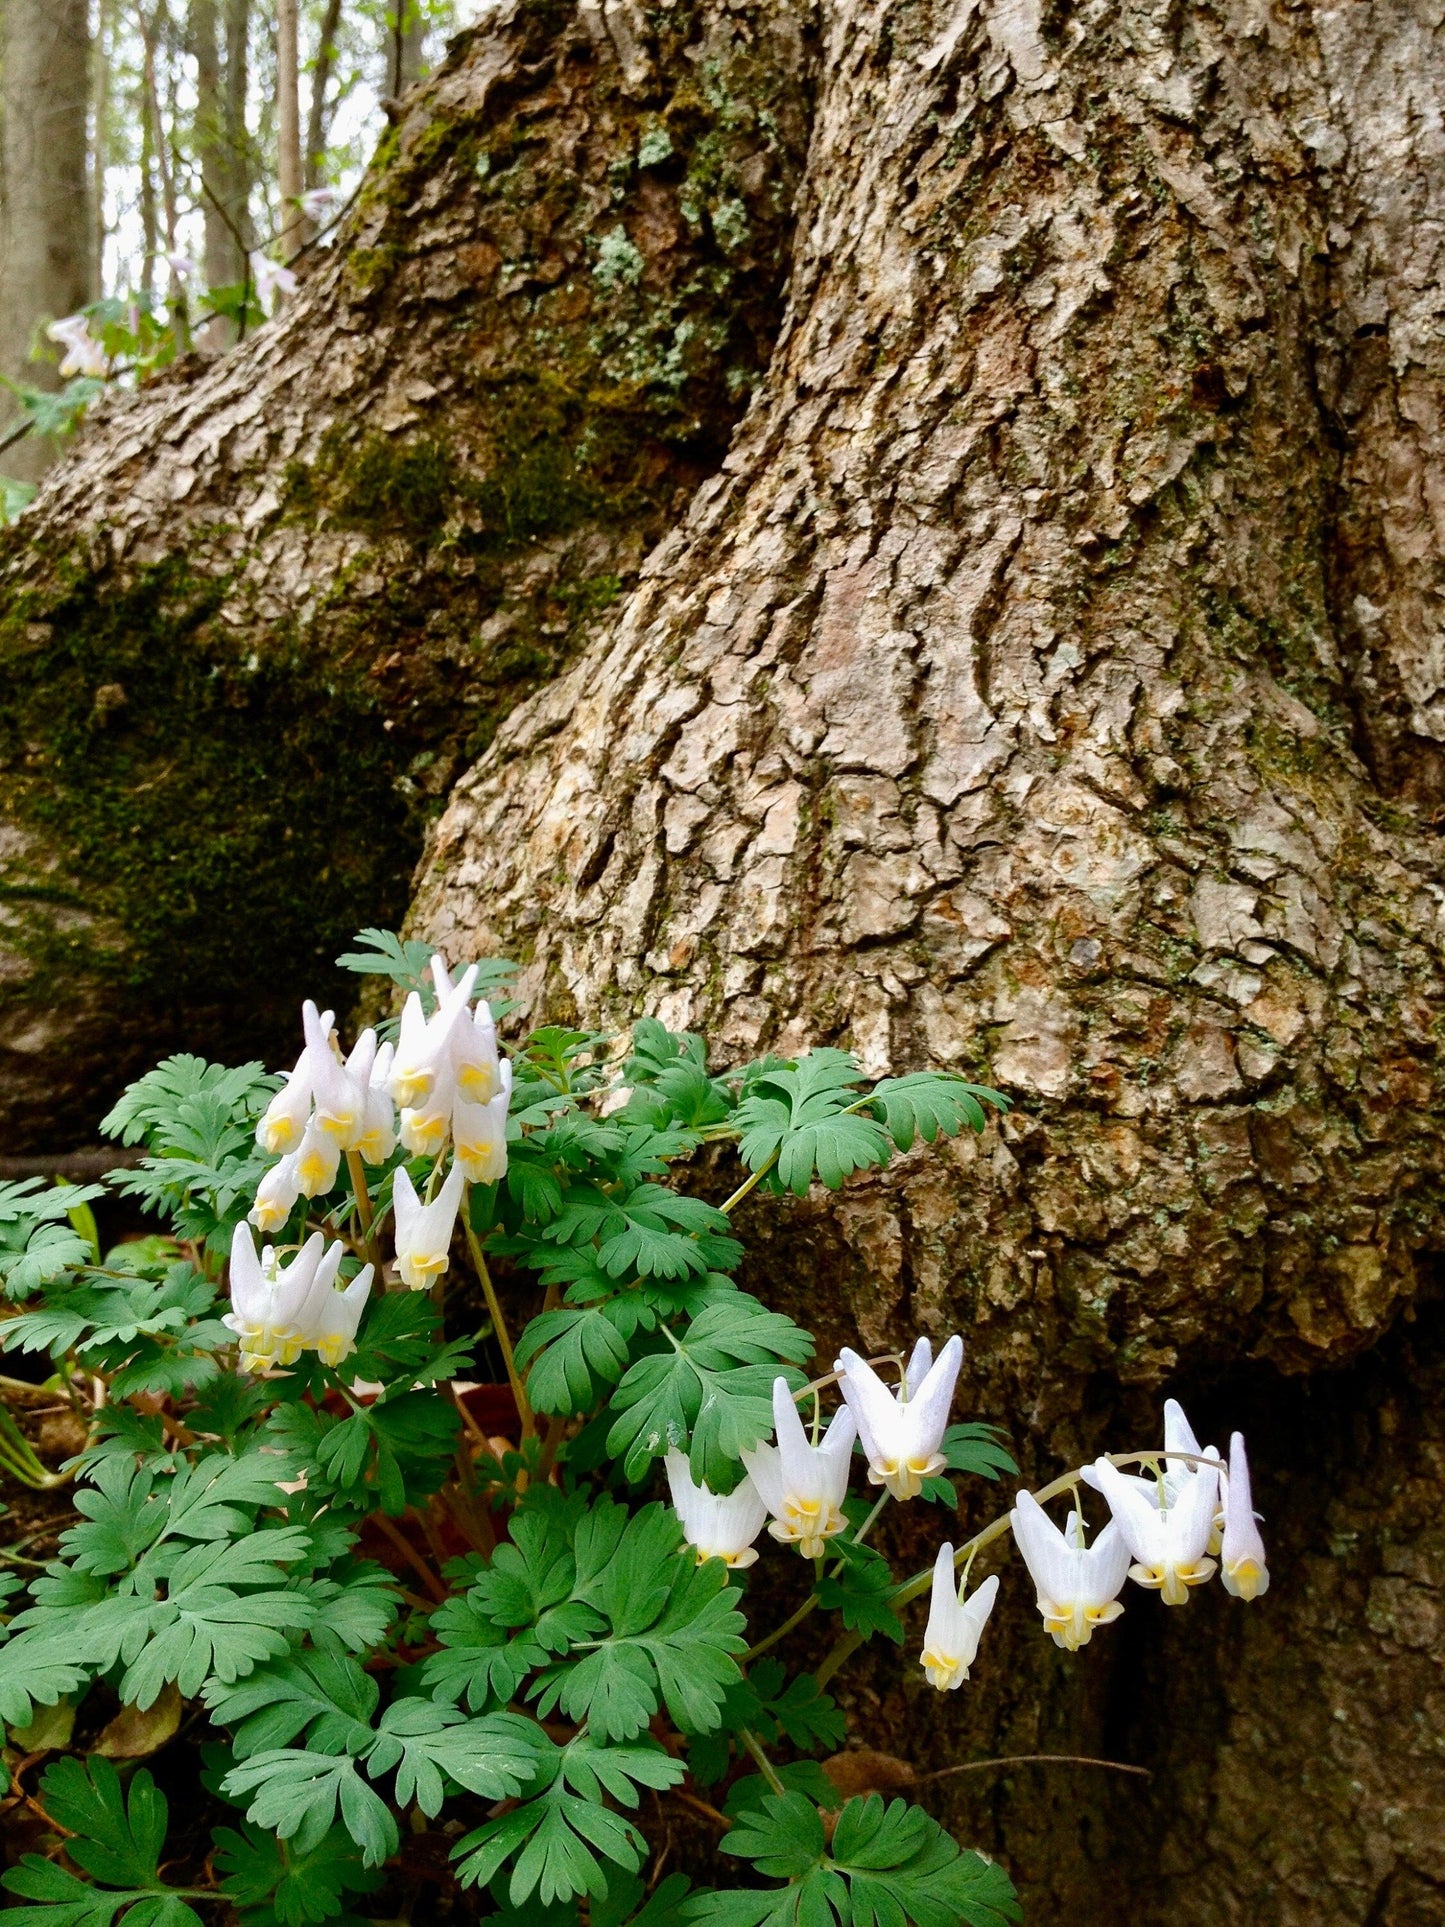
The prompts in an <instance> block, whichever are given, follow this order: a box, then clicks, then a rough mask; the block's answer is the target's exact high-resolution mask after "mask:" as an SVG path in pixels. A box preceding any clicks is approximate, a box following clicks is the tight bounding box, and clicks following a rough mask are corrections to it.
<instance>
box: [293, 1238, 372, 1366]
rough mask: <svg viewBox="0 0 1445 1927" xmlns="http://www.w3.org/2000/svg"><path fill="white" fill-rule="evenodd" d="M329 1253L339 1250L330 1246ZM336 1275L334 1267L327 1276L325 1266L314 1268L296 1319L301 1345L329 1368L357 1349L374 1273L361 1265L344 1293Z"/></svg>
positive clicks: (370, 1268) (366, 1266) (337, 1247)
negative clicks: (309, 1288) (358, 1331)
mask: <svg viewBox="0 0 1445 1927" xmlns="http://www.w3.org/2000/svg"><path fill="white" fill-rule="evenodd" d="M332 1250H333V1251H336V1252H338V1253H339V1252H340V1250H341V1247H340V1245H333V1246H332ZM335 1275H336V1267H335V1266H334V1265H333V1266H332V1268H331V1272H330V1274H329V1275H328V1273H327V1272H326V1269H325V1267H324V1266H318V1267H317V1272H316V1278H315V1281H314V1283H313V1284H312V1287H311V1291H310V1294H309V1295H308V1297H307V1300H306V1303H305V1304H304V1305H303V1306H302V1308H301V1313H300V1316H299V1318H298V1319H297V1324H298V1325H299V1327H300V1329H301V1335H302V1341H303V1343H304V1344H305V1345H306V1346H307V1347H308V1348H311V1349H314V1351H315V1353H316V1356H317V1357H318V1358H319V1359H320V1360H321V1363H322V1364H323V1365H331V1366H336V1365H339V1364H341V1362H342V1361H343V1359H347V1358H349V1357H350V1356H351V1354H352V1353H353V1352H354V1351H355V1350H356V1328H357V1326H358V1325H359V1324H360V1323H361V1314H362V1313H363V1312H364V1311H365V1310H366V1301H367V1299H368V1298H369V1297H370V1296H371V1283H372V1279H373V1277H374V1276H375V1273H374V1272H373V1270H372V1267H371V1266H370V1265H363V1266H362V1268H361V1270H360V1271H358V1272H357V1274H356V1276H355V1277H354V1278H353V1279H352V1281H351V1283H350V1284H349V1285H348V1286H347V1287H346V1288H345V1290H344V1291H338V1290H337V1289H336V1287H335V1284H334V1282H333V1281H334V1279H335Z"/></svg>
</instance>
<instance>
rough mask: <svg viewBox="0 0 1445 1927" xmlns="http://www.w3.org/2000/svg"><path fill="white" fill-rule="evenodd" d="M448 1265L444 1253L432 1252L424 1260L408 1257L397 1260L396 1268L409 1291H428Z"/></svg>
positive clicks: (448, 1260)
mask: <svg viewBox="0 0 1445 1927" xmlns="http://www.w3.org/2000/svg"><path fill="white" fill-rule="evenodd" d="M450 1263H451V1259H450V1257H448V1255H447V1253H446V1252H444V1251H443V1252H432V1253H429V1254H428V1255H427V1256H426V1257H424V1258H417V1257H412V1256H410V1255H408V1256H407V1257H405V1258H398V1260H397V1264H396V1268H397V1270H398V1271H399V1272H400V1273H401V1281H402V1283H403V1284H404V1285H405V1286H406V1287H407V1289H408V1290H409V1291H430V1290H431V1287H432V1283H433V1281H434V1280H435V1279H437V1278H439V1277H440V1276H441V1274H442V1272H444V1271H445V1270H446V1269H447V1267H448V1266H449V1265H450Z"/></svg>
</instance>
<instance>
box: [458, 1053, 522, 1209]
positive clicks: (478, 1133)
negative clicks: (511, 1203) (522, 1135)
mask: <svg viewBox="0 0 1445 1927" xmlns="http://www.w3.org/2000/svg"><path fill="white" fill-rule="evenodd" d="M511 1101H512V1066H511V1065H510V1064H509V1063H508V1062H506V1060H505V1059H504V1060H503V1062H502V1066H501V1072H500V1079H499V1085H498V1089H497V1093H496V1096H495V1097H493V1098H490V1099H489V1100H488V1101H487V1102H486V1103H485V1104H469V1103H468V1102H467V1101H466V1099H465V1098H463V1097H461V1096H460V1095H458V1097H457V1100H456V1102H455V1103H454V1104H453V1106H452V1136H453V1138H454V1139H455V1140H456V1156H457V1163H458V1164H459V1165H460V1166H461V1167H462V1170H463V1171H464V1172H465V1173H466V1177H467V1182H468V1183H469V1184H495V1183H497V1181H498V1180H499V1179H500V1178H504V1177H505V1176H506V1174H507V1106H508V1105H509V1104H510V1103H511Z"/></svg>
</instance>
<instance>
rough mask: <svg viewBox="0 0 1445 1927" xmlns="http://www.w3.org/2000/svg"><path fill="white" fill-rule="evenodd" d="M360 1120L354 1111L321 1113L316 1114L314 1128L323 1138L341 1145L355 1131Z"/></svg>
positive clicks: (319, 1111)
mask: <svg viewBox="0 0 1445 1927" xmlns="http://www.w3.org/2000/svg"><path fill="white" fill-rule="evenodd" d="M359 1122H360V1119H359V1118H358V1117H357V1115H356V1113H355V1111H322V1110H318V1111H317V1113H316V1128H317V1130H318V1131H320V1132H322V1133H323V1135H324V1136H326V1137H329V1138H332V1139H334V1140H335V1142H336V1143H338V1144H340V1143H342V1142H343V1141H344V1140H345V1139H346V1138H349V1137H350V1136H351V1134H352V1132H353V1131H354V1130H355V1129H356V1127H357V1124H358V1123H359Z"/></svg>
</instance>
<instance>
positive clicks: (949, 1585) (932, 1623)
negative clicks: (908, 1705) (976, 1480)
mask: <svg viewBox="0 0 1445 1927" xmlns="http://www.w3.org/2000/svg"><path fill="white" fill-rule="evenodd" d="M997 1597H998V1579H997V1577H996V1576H993V1577H990V1578H988V1579H985V1580H984V1582H983V1584H982V1585H981V1586H979V1587H977V1588H975V1590H974V1591H973V1592H971V1593H970V1594H969V1595H968V1597H967V1598H966V1599H965V1598H964V1597H963V1595H962V1593H961V1592H960V1591H959V1587H958V1583H957V1581H956V1580H955V1578H954V1576H953V1547H952V1546H948V1545H945V1546H940V1547H939V1548H938V1557H937V1558H936V1559H935V1560H934V1562H933V1592H932V1595H931V1599H930V1604H929V1608H928V1626H927V1629H926V1630H925V1632H924V1635H923V1670H924V1673H925V1674H926V1675H927V1677H928V1683H929V1685H930V1686H936V1687H937V1688H938V1690H939V1692H940V1693H946V1692H948V1691H950V1690H951V1689H952V1688H953V1687H955V1686H961V1685H962V1684H963V1682H964V1681H965V1680H966V1679H967V1678H968V1669H969V1667H970V1666H972V1664H973V1662H974V1659H975V1657H976V1655H977V1653H978V1642H979V1638H980V1636H981V1635H982V1633H983V1629H984V1626H985V1625H986V1624H987V1623H988V1616H989V1614H990V1613H991V1612H992V1611H993V1602H994V1600H995V1599H997Z"/></svg>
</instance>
